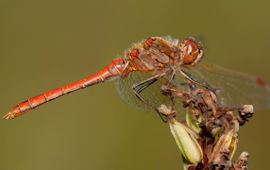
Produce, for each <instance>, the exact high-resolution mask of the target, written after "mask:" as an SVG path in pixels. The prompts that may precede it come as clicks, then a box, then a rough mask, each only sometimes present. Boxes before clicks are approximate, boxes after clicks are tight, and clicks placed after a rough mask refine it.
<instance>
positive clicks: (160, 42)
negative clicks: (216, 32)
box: [3, 37, 270, 119]
mask: <svg viewBox="0 0 270 170" xmlns="http://www.w3.org/2000/svg"><path fill="white" fill-rule="evenodd" d="M203 56H204V49H203V46H202V44H201V43H200V42H198V41H196V40H195V39H194V38H193V37H188V38H184V39H182V40H180V39H174V38H171V37H149V38H147V39H144V40H142V41H140V42H138V43H135V44H133V45H132V47H131V48H130V49H128V50H127V51H126V52H125V53H124V55H123V57H121V58H118V59H114V60H112V62H111V63H110V64H108V65H107V66H105V67H104V68H103V69H101V70H100V71H98V72H97V73H95V74H93V75H90V76H89V77H87V78H84V79H82V80H80V81H77V82H74V83H71V84H68V85H65V86H62V87H60V88H56V89H54V90H50V91H48V92H45V93H42V94H40V95H37V96H35V97H32V98H29V99H27V100H25V101H23V102H21V103H19V104H18V105H16V106H15V107H13V109H12V110H11V111H9V112H8V113H6V114H5V115H4V117H3V119H13V118H15V117H18V116H20V115H23V114H24V113H26V112H27V111H30V110H32V109H34V108H37V107H38V106H40V105H42V104H45V103H47V102H49V101H52V100H54V99H56V98H59V97H61V96H64V95H66V94H69V93H71V92H74V91H77V90H79V89H84V88H86V87H89V86H92V85H95V84H99V83H102V82H107V81H109V80H115V81H116V87H117V92H118V93H119V94H120V96H121V97H122V98H123V99H124V100H125V101H127V102H128V103H130V104H131V105H133V106H136V107H138V108H143V109H148V108H150V110H155V108H157V107H158V106H159V105H160V104H164V103H165V104H166V103H172V102H173V100H172V99H171V98H169V97H168V96H164V95H162V92H161V91H160V88H161V86H162V85H164V84H166V85H173V86H174V87H178V88H180V89H181V88H182V89H185V88H186V86H185V84H186V83H187V82H188V83H192V84H195V85H197V86H200V87H202V88H206V89H209V90H212V91H214V92H215V93H218V95H217V96H218V97H219V101H220V103H221V104H226V105H231V106H239V105H243V104H253V105H254V106H255V109H257V110H263V109H268V108H270V87H269V85H267V84H266V83H265V82H264V81H262V80H261V79H259V78H258V77H256V76H252V75H248V74H245V73H241V72H237V71H233V70H230V69H227V68H223V67H221V66H218V65H214V64H207V63H205V62H203V58H204V57H203Z"/></svg>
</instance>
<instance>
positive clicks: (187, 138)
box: [169, 119, 203, 164]
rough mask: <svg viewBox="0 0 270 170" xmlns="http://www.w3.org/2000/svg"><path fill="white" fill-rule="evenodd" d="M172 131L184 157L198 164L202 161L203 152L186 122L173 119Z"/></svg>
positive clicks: (171, 122) (171, 121) (171, 123)
mask: <svg viewBox="0 0 270 170" xmlns="http://www.w3.org/2000/svg"><path fill="white" fill-rule="evenodd" d="M169 125H170V129H171V133H172V135H173V137H174V139H175V141H176V144H177V146H178V148H179V149H180V151H181V153H182V155H183V157H184V158H185V160H186V161H187V162H188V163H191V164H198V163H199V162H201V161H202V158H203V152H202V149H201V146H200V145H199V143H198V141H197V139H196V138H195V137H194V135H195V134H194V133H193V132H192V131H191V130H190V129H188V128H187V127H186V126H185V125H184V124H182V123H180V122H178V121H176V120H175V119H171V120H170V121H169Z"/></svg>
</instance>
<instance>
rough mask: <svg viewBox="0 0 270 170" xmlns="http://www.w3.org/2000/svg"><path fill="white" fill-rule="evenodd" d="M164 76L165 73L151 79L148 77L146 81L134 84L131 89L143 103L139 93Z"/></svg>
mask: <svg viewBox="0 0 270 170" xmlns="http://www.w3.org/2000/svg"><path fill="white" fill-rule="evenodd" d="M164 75H165V73H162V74H157V75H155V76H153V77H150V78H148V79H146V80H143V81H141V82H139V83H137V84H134V85H133V86H132V89H133V91H134V93H135V95H136V97H138V98H139V99H140V100H141V101H145V100H144V98H143V97H142V96H141V94H140V93H141V92H142V91H143V90H145V89H146V88H147V87H149V86H150V85H151V84H153V83H155V82H156V81H157V80H158V79H159V78H160V77H163V76H164Z"/></svg>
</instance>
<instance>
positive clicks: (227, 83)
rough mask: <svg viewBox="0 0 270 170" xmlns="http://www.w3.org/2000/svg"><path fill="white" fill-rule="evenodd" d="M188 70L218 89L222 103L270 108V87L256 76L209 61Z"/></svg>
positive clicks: (192, 74)
mask: <svg viewBox="0 0 270 170" xmlns="http://www.w3.org/2000/svg"><path fill="white" fill-rule="evenodd" d="M187 72H189V73H190V74H191V76H192V77H194V78H195V79H197V80H198V81H200V82H206V83H208V84H209V85H210V87H211V88H214V89H217V90H218V92H219V97H220V102H221V104H227V105H229V106H240V105H243V104H252V105H254V107H255V109H256V110H265V109H269V108H270V88H269V86H268V85H267V84H265V83H264V82H263V81H262V80H260V79H258V78H257V77H255V76H252V75H248V74H245V73H241V72H237V71H233V70H230V69H227V68H223V67H220V66H218V65H214V64H207V63H200V64H198V66H196V67H194V68H191V69H190V70H187Z"/></svg>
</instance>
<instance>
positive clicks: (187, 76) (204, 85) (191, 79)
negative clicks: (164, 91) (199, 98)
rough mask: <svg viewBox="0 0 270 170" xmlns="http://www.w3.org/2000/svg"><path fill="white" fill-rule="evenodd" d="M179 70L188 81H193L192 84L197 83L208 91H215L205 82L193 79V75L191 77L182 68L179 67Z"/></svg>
mask: <svg viewBox="0 0 270 170" xmlns="http://www.w3.org/2000/svg"><path fill="white" fill-rule="evenodd" d="M179 72H180V74H181V75H182V76H184V77H185V78H186V79H187V80H188V81H190V82H192V83H194V84H197V85H199V86H202V87H204V88H206V89H208V90H210V91H213V92H215V89H213V88H212V87H211V86H210V85H209V84H208V83H207V82H201V81H199V80H197V79H195V78H194V77H192V75H190V74H188V73H187V72H185V71H184V70H182V69H179Z"/></svg>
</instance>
